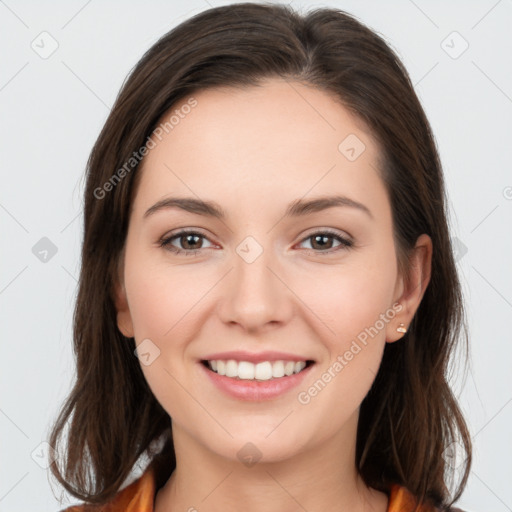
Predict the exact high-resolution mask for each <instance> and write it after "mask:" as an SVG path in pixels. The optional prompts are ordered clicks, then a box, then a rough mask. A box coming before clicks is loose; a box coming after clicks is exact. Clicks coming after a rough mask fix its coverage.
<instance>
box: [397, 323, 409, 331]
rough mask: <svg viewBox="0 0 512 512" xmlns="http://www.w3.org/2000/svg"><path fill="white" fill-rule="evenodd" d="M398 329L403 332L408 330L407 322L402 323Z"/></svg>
mask: <svg viewBox="0 0 512 512" xmlns="http://www.w3.org/2000/svg"><path fill="white" fill-rule="evenodd" d="M396 330H397V332H403V333H405V332H407V329H406V327H405V324H402V323H401V324H400V325H399V326H398V327H397V328H396Z"/></svg>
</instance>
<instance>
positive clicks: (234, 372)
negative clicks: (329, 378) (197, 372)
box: [201, 359, 314, 381]
mask: <svg viewBox="0 0 512 512" xmlns="http://www.w3.org/2000/svg"><path fill="white" fill-rule="evenodd" d="M201 363H202V364H203V366H205V367H206V368H207V369H208V370H210V371H212V372H213V373H216V374H218V375H222V376H225V377H229V378H232V379H234V380H252V381H268V380H279V379H282V378H285V377H289V376H291V375H294V374H297V373H300V372H302V371H303V370H304V369H306V368H309V367H310V366H311V365H313V364H314V361H312V360H307V361H285V360H280V361H263V362H261V363H256V364H254V363H251V362H249V361H235V360H234V359H229V360H227V361H223V360H212V361H206V360H202V361H201Z"/></svg>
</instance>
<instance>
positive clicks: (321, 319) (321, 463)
mask: <svg viewBox="0 0 512 512" xmlns="http://www.w3.org/2000/svg"><path fill="white" fill-rule="evenodd" d="M194 98H196V100H197V102H198V103H197V106H196V107H195V108H194V109H192V110H191V112H190V113H189V114H188V115H187V116H186V117H184V118H183V119H181V120H180V122H179V124H177V125H176V126H175V127H174V129H173V130H172V131H169V133H168V134H164V136H163V138H162V140H161V141H157V142H158V143H157V145H156V147H155V148H154V149H152V150H151V151H150V152H149V153H148V154H147V155H146V157H145V159H144V161H143V166H142V170H141V172H142V179H141V182H140V185H139V188H138V190H137V194H136V197H135V199H134V203H133V205H132V211H131V216H130V223H129V229H128V235H127V239H126V245H125V248H124V249H125V250H124V253H123V259H122V264H121V271H120V276H119V283H118V286H117V288H116V307H117V311H118V327H119V329H120V330H121V332H123V334H124V335H125V336H128V337H132V336H133V337H135V340H136V343H137V344H139V343H140V342H141V341H142V340H144V339H147V338H149V339H150V340H151V342H152V343H154V345H156V346H157V347H158V348H159V350H160V355H159V357H157V358H156V359H155V360H154V361H153V362H152V363H151V364H150V365H147V366H146V365H143V364H141V368H142V370H143V372H144V375H145V378H146V379H147V382H148V384H149V386H150V388H151V390H152V391H153V393H154V395H155V397H156V398H157V400H158V401H159V402H160V403H161V404H162V406H163V408H164V409H165V410H166V411H167V412H168V413H169V415H170V416H171V418H172V424H173V436H174V443H175V451H176V457H177V468H176V470H175V471H174V472H173V474H172V475H171V477H170V478H169V480H168V482H167V483H166V485H165V486H164V487H163V488H162V489H160V491H159V492H158V493H157V496H156V501H155V510H156V512H163V511H168V510H189V508H190V507H196V508H197V509H200V510H201V511H221V510H222V511H226V510H239V509H240V508H241V504H243V509H244V510H246V511H248V512H252V511H261V510H265V511H268V512H274V511H275V512H277V511H279V512H283V511H284V512H287V511H296V510H298V508H300V507H303V508H304V509H305V510H308V511H310V512H313V511H321V510H340V511H341V510H343V511H349V510H350V511H356V512H357V511H362V510H367V511H369V510H373V511H378V512H382V511H385V510H386V509H387V506H388V498H387V496H386V495H385V494H384V493H381V492H378V491H376V490H374V489H371V488H369V487H367V486H366V485H365V484H364V483H363V481H362V479H361V478H360V476H359V475H358V473H357V471H356V467H355V443H356V431H357V430H356V429H357V421H358V416H359V407H360V404H361V402H362V400H363V399H364V397H365V396H366V394H367V393H368V391H369V389H370V387H371V385H372V382H373V380H374V378H375V375H376V373H377V371H378V368H379V365H380V362H381V359H382V353H383V350H384V347H385V343H392V342H395V341H397V340H399V339H400V338H401V337H402V336H403V334H402V333H400V332H397V330H396V328H397V326H398V325H399V323H401V322H402V323H404V324H405V325H406V326H408V325H409V324H410V322H411V320H412V318H413V316H414V313H415V311H416V310H417V308H418V306H419V303H420V301H421V298H422V297H423V294H424V291H425V288H426V286H427V284H428V282H429V279H430V265H431V254H432V244H431V240H430V238H429V237H428V236H427V235H422V236H421V237H419V238H418V241H417V244H416V249H415V250H414V251H413V252H412V253H411V256H410V268H411V271H410V276H409V277H410V279H408V280H405V279H404V277H403V276H401V275H400V274H399V272H398V264H397V254H396V247H395V245H394V238H393V226H392V216H391V207H390V203H389V200H388V196H387V192H386V188H385V185H384V183H383V181H382V179H381V177H380V176H379V173H378V171H377V168H378V165H377V158H378V155H379V147H378V144H377V143H376V142H375V141H374V140H373V138H372V136H371V134H370V133H369V132H368V131H367V129H366V128H365V126H364V125H363V124H362V123H361V121H359V120H358V119H357V118H355V117H354V116H353V115H352V114H351V113H350V112H349V111H348V110H347V109H345V108H344V107H343V106H342V105H341V104H340V103H339V102H338V101H336V99H335V98H334V97H333V96H332V95H330V94H327V93H325V92H323V91H319V90H317V89H314V88H313V87H311V86H307V85H304V84H299V83H296V82H293V83H287V82H285V81H282V80H278V79H273V80H266V81H265V82H264V85H263V86H261V87H249V88H245V89H233V88H216V89H208V90H203V91H200V92H198V93H194ZM185 102H186V99H185V100H183V101H182V102H180V103H179V104H178V105H175V106H174V107H173V109H172V110H174V109H176V108H180V105H183V104H184V103H185ZM169 115H170V113H168V114H167V116H169ZM349 134H355V135H357V137H358V138H359V139H360V140H361V141H363V143H364V144H365V146H366V149H365V150H364V152H363V153H362V154H361V155H360V156H359V157H358V158H357V159H356V160H355V161H349V160H348V159H347V158H346V157H345V156H344V154H342V153H341V152H340V151H339V150H338V145H339V144H340V142H341V141H343V140H344V139H345V137H347V136H348V135H349ZM155 140H156V139H155ZM333 194H340V195H344V196H347V197H349V198H351V199H353V200H355V201H358V202H360V203H362V204H364V205H366V206H367V207H368V209H369V210H370V211H371V214H372V216H371V217H370V216H369V215H368V214H366V213H365V212H364V211H361V210H359V209H357V208H352V207H348V206H344V207H334V208H330V209H327V210H324V211H320V212H316V213H311V214H308V215H306V216H304V217H297V218H285V217H283V215H284V211H285V209H286V207H287V206H288V204H289V203H291V202H292V201H294V200H296V199H300V198H304V199H311V198H313V197H317V196H321V195H333ZM171 195H172V196H180V197H183V196H192V197H195V198H201V199H203V200H213V201H215V202H217V203H219V204H220V205H221V206H222V208H223V209H224V210H225V211H226V215H227V217H226V219H225V220H224V221H221V220H219V219H216V218H210V217H205V216H201V215H198V214H194V213H190V212H185V211H183V210H180V209H176V208H174V209H166V210H161V211H158V212H156V213H154V214H153V215H150V216H148V217H147V218H144V213H145V212H146V210H147V209H148V208H150V207H151V206H152V205H154V204H155V203H156V202H157V201H159V200H161V199H163V198H165V197H168V196H171ZM180 228H195V229H197V230H199V231H200V234H201V235H204V236H205V237H206V238H197V239H194V238H192V239H191V238H190V237H188V238H186V237H185V239H183V238H181V239H180V237H177V238H175V239H174V241H173V242H172V245H173V246H174V247H178V248H180V249H182V250H188V251H191V250H192V249H193V248H198V249H200V252H199V253H198V254H197V255H195V256H189V255H177V254H174V253H172V252H170V250H169V249H168V248H165V247H161V246H160V245H159V241H160V240H161V239H162V238H166V237H169V236H170V235H172V234H174V233H176V232H177V231H178V230H179V229H180ZM322 228H324V229H325V228H330V229H331V230H335V231H336V232H337V233H338V234H339V235H340V236H342V237H345V238H347V237H348V238H350V240H352V241H353V246H352V247H350V248H346V247H344V246H341V245H340V242H339V241H337V239H335V238H331V237H329V238H327V239H325V244H324V245H323V246H322V245H319V244H316V243H315V237H313V238H311V236H312V235H313V234H316V233H321V232H322ZM248 236H251V237H253V238H254V239H255V240H256V241H257V243H258V244H259V246H260V247H261V249H262V250H263V252H262V253H261V255H260V256H259V257H258V258H257V259H256V260H255V261H253V262H252V263H248V262H247V261H245V260H244V259H243V258H242V257H240V256H239V254H238V253H237V252H236V249H237V247H238V246H239V245H240V243H241V242H242V241H243V240H244V239H245V238H246V237H248ZM187 242H189V244H190V245H187ZM328 251H330V254H329V255H327V254H325V253H326V252H328ZM396 303H399V304H400V305H401V306H402V307H401V310H400V311H399V312H398V313H396V314H395V315H394V317H393V318H392V319H391V320H389V321H388V322H387V323H385V326H384V328H382V329H380V330H379V332H378V334H377V335H375V336H374V337H373V338H370V340H369V342H368V344H367V345H366V346H364V348H363V349H362V350H361V351H360V352H359V353H358V354H357V355H355V356H354V357H353V359H352V360H351V361H349V362H348V364H347V365H346V366H345V367H344V368H343V370H342V371H340V372H338V373H337V374H336V377H335V378H333V379H332V380H331V381H330V382H329V383H328V384H327V385H326V386H325V388H324V389H323V390H322V391H321V392H320V393H318V394H317V395H316V396H315V397H314V398H312V399H311V401H310V402H309V403H308V404H306V405H303V404H301V403H299V401H298V400H297V395H298V393H299V392H300V391H304V390H307V389H308V388H309V387H310V386H311V385H312V384H313V383H314V382H315V381H317V380H318V379H319V378H320V376H321V375H322V373H323V372H324V371H326V370H327V369H328V368H329V367H330V366H332V364H333V362H334V361H336V358H337V356H338V355H343V354H344V353H345V352H346V351H347V350H348V349H349V348H350V346H351V343H352V341H353V340H355V339H356V338H357V336H358V334H359V333H361V332H362V331H364V329H365V328H369V327H370V326H374V325H375V324H376V321H377V320H378V319H379V315H380V314H382V313H385V312H387V311H389V310H393V304H396ZM227 350H248V351H251V352H259V351H263V350H279V351H285V352H291V353H293V354H300V355H304V356H305V359H314V360H315V365H314V367H313V368H312V371H311V372H310V374H309V375H308V376H307V377H306V379H305V381H304V382H303V383H302V384H301V385H300V386H299V388H297V389H293V390H291V391H289V392H286V393H285V394H284V395H282V396H280V397H278V398H277V399H274V400H271V401H266V402H245V401H241V400H237V399H234V398H231V397H228V396H227V395H224V394H223V393H222V392H221V391H219V390H218V389H217V388H216V387H215V386H213V385H212V384H211V383H210V381H209V379H207V378H206V376H205V375H204V371H203V369H202V368H201V367H200V366H199V363H198V360H199V359H202V358H204V356H206V355H208V354H211V353H213V352H219V351H227ZM247 442H251V443H253V444H254V445H255V446H256V447H257V448H258V449H259V451H260V452H261V459H260V460H259V461H258V462H257V464H255V465H253V466H251V467H247V466H246V465H244V464H242V463H241V462H240V460H239V459H238V457H237V452H238V451H239V450H240V449H241V448H242V447H243V446H244V445H245V444H246V443H247ZM299 505H300V506H299ZM191 510H192V509H191Z"/></svg>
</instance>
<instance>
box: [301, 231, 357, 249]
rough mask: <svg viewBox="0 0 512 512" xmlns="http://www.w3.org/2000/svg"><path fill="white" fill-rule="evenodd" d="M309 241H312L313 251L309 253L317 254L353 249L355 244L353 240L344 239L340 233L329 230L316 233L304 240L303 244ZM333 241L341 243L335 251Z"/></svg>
mask: <svg viewBox="0 0 512 512" xmlns="http://www.w3.org/2000/svg"><path fill="white" fill-rule="evenodd" d="M308 240H311V249H308V251H309V252H311V251H312V252H313V253H315V254H332V253H334V252H337V251H338V250H341V249H347V248H349V247H352V245H353V242H352V241H351V240H348V239H347V238H344V237H342V236H341V235H340V234H339V233H336V232H333V231H329V230H324V231H318V232H316V233H313V234H311V235H309V236H307V237H306V238H304V240H302V242H301V243H304V242H305V241H308ZM333 240H335V241H337V242H339V244H338V245H336V246H334V249H333V244H334V241H333ZM331 249H332V250H331Z"/></svg>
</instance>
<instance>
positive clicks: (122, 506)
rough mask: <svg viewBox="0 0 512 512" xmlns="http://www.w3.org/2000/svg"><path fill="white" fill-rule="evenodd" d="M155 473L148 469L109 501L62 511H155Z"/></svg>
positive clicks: (76, 506)
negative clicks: (103, 503) (93, 506)
mask: <svg viewBox="0 0 512 512" xmlns="http://www.w3.org/2000/svg"><path fill="white" fill-rule="evenodd" d="M155 485H156V484H155V475H154V472H153V468H152V467H149V468H148V469H146V471H145V472H144V473H143V474H142V475H141V476H140V477H139V478H137V479H136V480H135V481H133V482H132V483H131V484H129V485H127V486H126V487H124V488H122V489H121V490H120V491H119V492H118V493H117V494H116V495H115V496H114V497H113V498H112V499H111V500H110V501H109V502H108V503H106V504H105V505H98V506H96V508H92V507H91V505H86V504H83V505H73V506H71V507H68V508H66V509H62V510H61V511H60V512H87V511H91V510H95V511H96V512H153V504H154V500H155V488H156V487H155Z"/></svg>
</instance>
